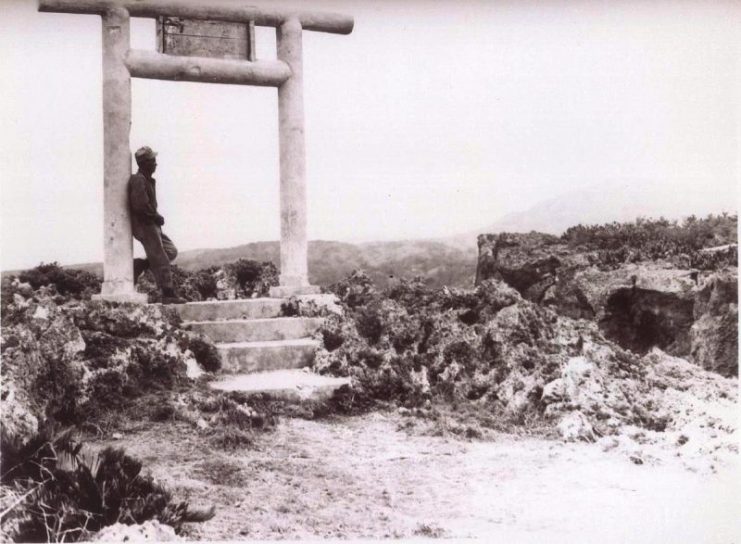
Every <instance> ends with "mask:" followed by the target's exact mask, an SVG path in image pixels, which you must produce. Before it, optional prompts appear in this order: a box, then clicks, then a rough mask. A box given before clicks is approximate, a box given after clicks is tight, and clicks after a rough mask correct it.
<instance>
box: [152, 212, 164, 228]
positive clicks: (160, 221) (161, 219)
mask: <svg viewBox="0 0 741 544" xmlns="http://www.w3.org/2000/svg"><path fill="white" fill-rule="evenodd" d="M154 222H155V223H156V224H157V226H160V227H161V226H162V225H164V224H165V218H164V217H162V216H161V215H158V216H157V217H156V218H155V220H154Z"/></svg>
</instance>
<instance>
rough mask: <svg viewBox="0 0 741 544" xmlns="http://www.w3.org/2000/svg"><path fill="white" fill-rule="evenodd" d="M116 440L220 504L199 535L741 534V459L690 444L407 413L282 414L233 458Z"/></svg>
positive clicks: (684, 537)
mask: <svg viewBox="0 0 741 544" xmlns="http://www.w3.org/2000/svg"><path fill="white" fill-rule="evenodd" d="M109 444H112V445H116V446H124V447H125V448H126V449H127V451H129V452H131V453H133V454H135V455H136V456H138V457H140V458H141V459H143V460H144V461H145V465H146V466H147V467H149V468H150V469H151V470H152V472H153V474H154V476H155V477H156V478H157V479H158V480H161V481H163V482H165V483H166V484H167V485H168V486H169V487H171V488H172V489H173V490H174V491H175V493H176V495H178V496H179V497H181V498H184V497H187V498H189V500H190V501H191V502H192V503H194V504H196V505H197V504H215V505H216V508H217V510H216V515H215V516H214V518H213V519H211V520H210V521H206V522H204V523H199V524H192V525H189V526H188V527H187V529H186V532H185V535H184V537H185V538H187V539H188V540H258V539H260V540H261V539H270V540H272V539H317V538H414V537H444V538H451V537H452V538H466V537H478V538H481V539H486V540H491V539H493V538H499V539H504V540H506V541H509V542H544V541H547V542H636V543H639V542H646V543H648V542H651V543H655V542H698V543H700V542H707V543H711V542H712V543H715V542H718V543H727V542H737V541H739V539H740V538H741V534H739V531H738V529H739V527H738V524H737V505H738V499H739V495H738V487H737V482H738V477H739V475H740V474H739V465H738V456H734V457H732V458H730V459H726V460H725V461H723V462H720V463H715V465H714V466H713V467H712V468H711V467H710V466H705V467H704V468H699V469H697V470H688V469H687V465H686V464H684V463H683V459H684V457H685V454H684V452H683V448H682V447H675V448H672V449H666V448H658V449H650V448H649V449H646V448H645V447H644V446H638V447H637V448H636V447H635V446H631V447H629V448H627V449H626V448H625V447H623V446H620V445H612V443H609V442H605V443H597V444H587V443H564V442H562V441H556V440H547V439H542V438H537V437H527V436H517V435H512V434H501V433H495V432H491V433H485V436H484V437H483V438H482V439H473V440H471V439H466V438H464V437H461V436H458V435H455V434H451V433H450V432H449V431H446V430H445V429H444V428H443V427H441V426H440V425H439V423H432V422H431V421H430V420H428V419H425V418H419V417H414V416H412V415H410V414H406V413H405V414H404V415H402V414H399V413H398V411H396V410H393V411H387V410H382V411H377V412H373V413H370V414H367V415H363V416H355V417H341V418H332V419H328V420H318V421H309V420H304V419H295V418H289V419H285V420H283V421H281V423H280V424H279V425H278V427H277V428H276V429H275V431H274V432H271V433H268V434H265V435H262V436H261V437H260V439H259V440H258V441H257V442H256V443H255V444H254V445H253V446H252V447H250V448H244V449H240V450H238V451H234V452H224V451H223V450H218V449H211V448H209V447H208V445H207V444H204V442H203V441H202V440H200V439H199V437H198V436H197V435H196V434H194V433H193V432H192V430H191V429H190V428H189V427H188V426H184V425H181V426H173V425H171V424H157V425H154V426H152V427H151V428H146V429H139V430H137V429H132V430H130V431H128V432H126V433H124V435H123V437H122V438H121V439H119V440H103V441H99V442H97V446H99V447H100V446H103V445H109ZM689 457H690V458H691V457H692V455H691V454H690V455H689ZM637 459H638V460H640V462H639V461H637Z"/></svg>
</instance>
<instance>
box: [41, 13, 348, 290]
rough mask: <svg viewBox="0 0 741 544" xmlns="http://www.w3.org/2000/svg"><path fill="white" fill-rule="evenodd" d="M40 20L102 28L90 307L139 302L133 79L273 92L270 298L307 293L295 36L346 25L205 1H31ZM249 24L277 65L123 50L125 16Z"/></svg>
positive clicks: (299, 63)
mask: <svg viewBox="0 0 741 544" xmlns="http://www.w3.org/2000/svg"><path fill="white" fill-rule="evenodd" d="M39 11H43V12H55V13H84V14H94V15H99V16H101V19H102V22H103V142H104V143H103V148H104V163H103V169H104V176H103V177H104V193H105V194H104V227H103V235H104V259H103V276H104V277H103V287H102V290H101V293H100V295H97V297H96V298H100V299H103V300H112V301H119V302H139V303H145V302H146V295H144V294H142V293H137V292H136V290H135V288H134V283H133V269H132V262H133V247H132V235H131V224H130V218H129V211H128V204H127V183H128V179H129V176H130V175H131V150H130V142H129V132H130V128H131V77H132V76H133V77H140V78H147V79H163V80H174V81H197V82H208V83H230V84H241V85H258V86H267V87H277V88H278V121H279V140H280V216H281V229H280V230H281V240H280V285H279V286H278V287H274V288H272V289H271V292H270V294H271V296H274V297H286V296H291V295H300V294H312V293H317V292H319V289H318V287H316V286H312V285H309V280H308V239H307V226H306V159H305V142H304V99H303V55H302V32H303V31H304V30H315V31H319V32H330V33H335V34H349V33H350V32H352V29H353V25H354V22H353V19H352V17H347V16H344V15H338V14H333V13H320V12H306V11H292V10H285V9H272V8H258V7H255V6H252V5H248V4H246V3H244V2H241V1H238V2H223V1H218V0H217V1H212V0H199V1H186V0H39ZM132 16H133V17H149V18H157V17H161V16H162V17H165V16H166V17H183V18H189V19H200V20H215V21H226V22H233V23H251V22H252V23H254V24H255V25H261V26H271V27H275V28H276V36H277V48H278V58H277V60H273V61H260V60H256V61H253V62H251V61H246V60H229V59H215V58H205V57H177V56H171V55H167V54H162V53H155V52H152V51H142V50H132V49H130V43H129V40H130V33H129V18H130V17H132Z"/></svg>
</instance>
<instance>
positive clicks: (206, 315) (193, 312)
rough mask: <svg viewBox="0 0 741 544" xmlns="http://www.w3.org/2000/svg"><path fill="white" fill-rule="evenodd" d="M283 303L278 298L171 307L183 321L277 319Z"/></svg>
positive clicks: (192, 303)
mask: <svg viewBox="0 0 741 544" xmlns="http://www.w3.org/2000/svg"><path fill="white" fill-rule="evenodd" d="M284 302H285V301H284V300H283V299H280V298H251V299H244V300H215V301H206V302H188V303H187V304H177V305H175V306H173V307H174V308H175V309H176V310H177V312H178V313H179V314H180V318H181V319H182V320H183V321H221V320H224V319H260V318H266V317H278V316H279V315H280V313H281V311H280V307H281V304H283V303H284Z"/></svg>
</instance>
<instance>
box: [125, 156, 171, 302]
mask: <svg viewBox="0 0 741 544" xmlns="http://www.w3.org/2000/svg"><path fill="white" fill-rule="evenodd" d="M134 157H135V158H136V164H137V165H138V166H139V171H138V172H137V173H136V174H134V175H133V176H131V178H130V179H129V210H130V212H131V231H132V233H133V235H134V238H136V239H137V240H139V242H141V244H142V246H144V251H145V253H146V254H147V258H146V259H134V283H136V281H137V279H138V278H139V276H140V275H141V273H142V272H144V271H145V270H146V269H147V268H150V269H151V270H152V273H153V274H154V277H155V279H156V280H157V287H159V289H160V291H161V292H162V303H163V304H182V303H183V302H185V301H184V300H182V299H180V298H178V296H177V295H176V294H175V290H174V288H173V284H172V271H171V269H170V261H173V260H174V259H175V257H177V254H178V250H177V248H176V247H175V244H173V243H172V240H170V238H168V237H167V235H165V234H164V233H163V232H162V225H164V224H165V218H164V217H162V216H161V215H160V214H159V213H157V191H156V180H155V179H154V178H153V177H152V174H153V173H154V171H155V170H156V169H157V153H155V152H154V151H152V148H150V147H147V146H145V147H142V148H139V149H138V150H137V151H136V153H135V154H134Z"/></svg>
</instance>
